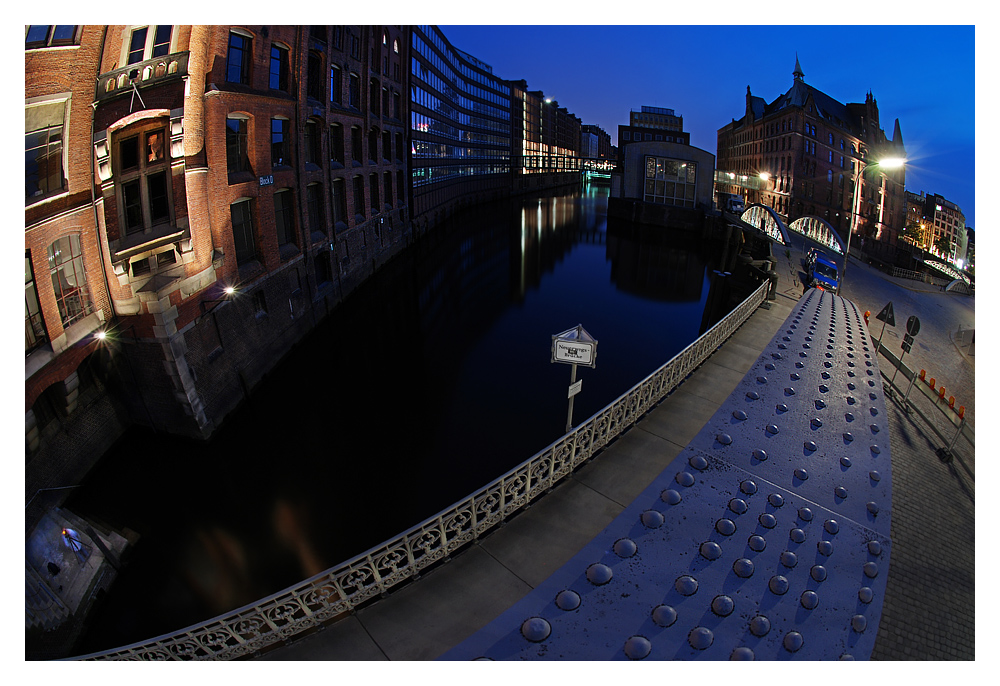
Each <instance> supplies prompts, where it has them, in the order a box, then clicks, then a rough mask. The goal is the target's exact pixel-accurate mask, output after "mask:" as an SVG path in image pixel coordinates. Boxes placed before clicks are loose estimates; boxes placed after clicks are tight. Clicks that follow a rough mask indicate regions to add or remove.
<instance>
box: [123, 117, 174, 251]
mask: <svg viewBox="0 0 1000 686" xmlns="http://www.w3.org/2000/svg"><path fill="white" fill-rule="evenodd" d="M116 142H117V154H118V159H117V163H118V165H117V169H118V172H117V174H116V175H115V191H116V193H117V195H118V199H119V220H120V221H121V225H122V227H123V228H124V233H125V234H126V235H131V234H136V233H148V232H150V231H151V230H152V229H153V228H155V227H156V226H159V225H161V224H167V225H169V223H170V214H171V208H172V204H173V203H172V201H171V191H170V183H171V179H170V176H171V175H170V169H169V163H168V161H167V154H166V129H165V128H163V124H159V125H158V126H154V127H153V128H145V129H140V130H138V131H137V130H135V129H130V130H126V131H125V132H123V133H120V134H118V135H117V136H116Z"/></svg>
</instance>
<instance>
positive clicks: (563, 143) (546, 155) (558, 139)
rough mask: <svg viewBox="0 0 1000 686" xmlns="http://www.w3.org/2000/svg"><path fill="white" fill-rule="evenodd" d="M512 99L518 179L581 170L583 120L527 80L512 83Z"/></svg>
mask: <svg viewBox="0 0 1000 686" xmlns="http://www.w3.org/2000/svg"><path fill="white" fill-rule="evenodd" d="M511 100H512V118H511V122H512V125H513V134H512V137H513V143H514V156H513V162H514V164H513V168H514V175H515V178H516V177H517V176H518V175H535V174H553V173H563V172H570V171H579V169H580V160H579V157H580V155H579V149H580V131H581V126H582V125H581V122H580V119H579V118H578V117H577V116H576V115H574V114H571V113H570V112H568V111H567V110H566V108H565V107H560V106H559V103H558V102H557V101H555V100H553V99H552V98H547V97H545V94H544V93H543V92H542V91H529V90H528V84H527V82H526V81H524V80H521V81H512V82H511ZM515 186H516V182H515Z"/></svg>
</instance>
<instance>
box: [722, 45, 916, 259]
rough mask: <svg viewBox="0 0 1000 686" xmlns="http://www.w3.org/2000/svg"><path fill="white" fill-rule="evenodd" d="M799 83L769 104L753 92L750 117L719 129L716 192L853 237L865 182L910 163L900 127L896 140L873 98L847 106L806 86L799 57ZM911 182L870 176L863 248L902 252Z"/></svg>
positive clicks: (896, 175) (901, 176)
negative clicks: (890, 166) (898, 160)
mask: <svg viewBox="0 0 1000 686" xmlns="http://www.w3.org/2000/svg"><path fill="white" fill-rule="evenodd" d="M792 77H793V81H792V86H791V88H789V89H788V91H786V92H785V93H783V94H782V95H780V96H778V97H777V98H775V99H774V100H773V101H771V102H770V103H768V102H767V101H766V100H765V99H764V98H761V97H759V96H755V95H753V94H752V93H751V92H750V86H747V93H746V109H745V111H744V114H743V116H742V117H740V118H739V119H733V120H732V121H731V122H730V123H729V124H727V125H725V126H723V127H722V128H720V129H719V130H718V147H717V172H716V190H717V191H718V192H722V193H736V194H738V195H741V196H743V198H744V199H745V200H746V203H747V205H750V204H753V203H760V204H763V205H767V206H768V207H771V208H773V209H774V210H775V212H777V213H778V214H779V215H781V216H782V217H783V218H784V219H785V221H786V222H790V221H792V220H794V219H797V218H799V217H802V216H810V215H811V216H818V217H821V218H823V219H825V220H826V221H828V222H829V223H830V224H831V225H832V226H833V227H834V228H836V229H837V230H838V232H840V233H841V235H842V236H845V237H846V235H847V232H848V231H849V229H850V227H851V216H852V208H854V207H855V199H854V189H855V183H856V180H857V178H858V175H859V174H860V173H862V170H863V169H864V168H865V167H867V166H869V165H871V164H872V163H873V162H874V161H876V160H878V159H881V158H885V157H905V154H906V152H905V148H904V146H903V136H902V132H901V130H900V126H899V120H898V119H897V120H896V121H895V124H894V126H893V130H892V138H889V137H888V136H886V134H885V132H884V130H883V129H882V128H881V124H880V122H879V110H878V103H877V101H876V100H875V97H874V96H873V95H872V93H871V92H869V93H867V94H866V95H865V101H864V102H863V103H847V104H844V103H841V102H839V101H837V100H836V99H834V98H832V97H831V96H829V95H827V94H826V93H824V92H822V91H820V90H819V89H817V88H815V87H813V86H811V85H809V84H807V83H806V82H805V73H804V72H803V71H802V67H801V65H800V64H799V59H798V56H797V55H796V58H795V69H794V71H793V72H792ZM904 181H905V169H902V168H901V169H898V170H892V171H890V170H884V171H882V172H881V173H875V172H874V170H873V171H871V172H869V173H867V174H865V175H864V178H863V179H862V183H861V202H860V208H859V210H858V212H859V215H860V218H859V226H858V229H857V234H858V236H860V237H861V238H862V239H864V240H862V241H861V245H864V244H865V243H866V242H867V244H868V246H867V248H872V247H873V246H874V245H875V244H876V243H881V244H883V245H884V246H885V248H886V249H888V248H889V246H895V244H896V241H897V237H898V235H899V234H900V233H901V232H902V229H903V225H904V222H905V215H906V204H905V200H904V197H903V192H904Z"/></svg>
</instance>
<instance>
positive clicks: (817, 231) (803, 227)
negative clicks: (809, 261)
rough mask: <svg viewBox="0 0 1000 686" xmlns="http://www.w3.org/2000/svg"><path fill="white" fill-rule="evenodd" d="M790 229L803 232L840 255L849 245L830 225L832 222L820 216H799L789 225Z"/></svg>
mask: <svg viewBox="0 0 1000 686" xmlns="http://www.w3.org/2000/svg"><path fill="white" fill-rule="evenodd" d="M788 229H789V230H790V231H794V232H795V233H800V234H802V235H803V236H805V237H806V238H808V239H810V240H812V241H815V242H817V243H819V244H820V245H822V246H824V247H825V248H828V249H829V250H832V251H833V252H835V253H837V254H838V255H843V254H844V253H846V252H847V246H846V245H844V242H843V241H842V240H841V239H840V235H839V234H838V233H837V231H836V230H835V229H834V228H833V226H831V225H830V222H828V221H826V220H825V219H822V218H820V217H814V216H808V217H799V218H798V219H796V220H794V221H793V222H792V223H791V224H789V225H788Z"/></svg>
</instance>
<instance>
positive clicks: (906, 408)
mask: <svg viewBox="0 0 1000 686" xmlns="http://www.w3.org/2000/svg"><path fill="white" fill-rule="evenodd" d="M916 380H917V374H916V372H914V373H913V376H911V377H910V385H909V386H907V387H906V394H905V395H903V412H904V413H906V414H910V405H909V403H908V399H909V397H910V391H911V390H912V389H913V382H914V381H916Z"/></svg>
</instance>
